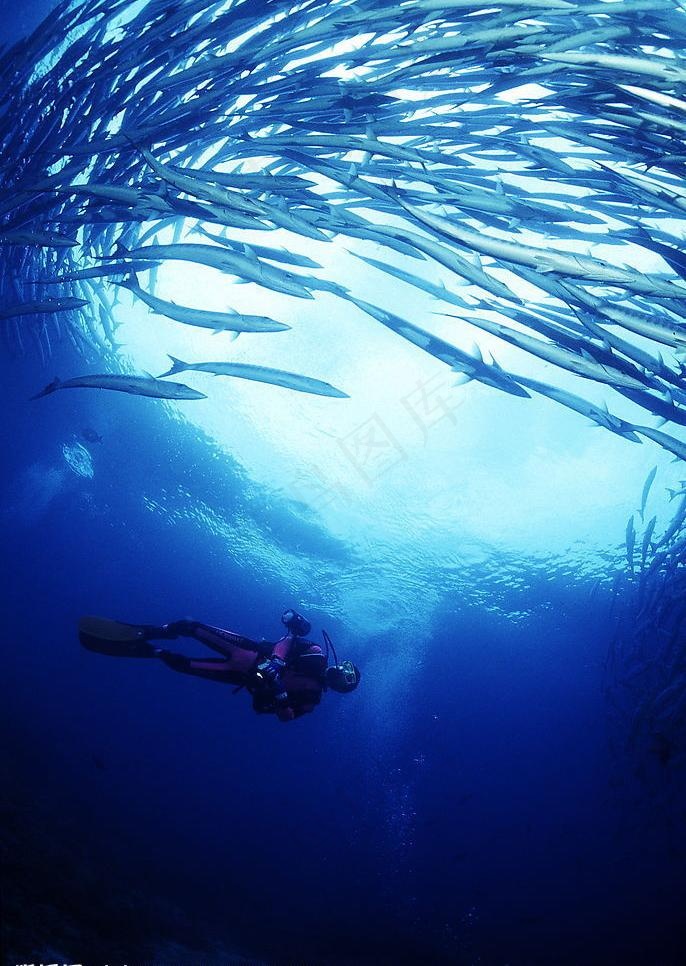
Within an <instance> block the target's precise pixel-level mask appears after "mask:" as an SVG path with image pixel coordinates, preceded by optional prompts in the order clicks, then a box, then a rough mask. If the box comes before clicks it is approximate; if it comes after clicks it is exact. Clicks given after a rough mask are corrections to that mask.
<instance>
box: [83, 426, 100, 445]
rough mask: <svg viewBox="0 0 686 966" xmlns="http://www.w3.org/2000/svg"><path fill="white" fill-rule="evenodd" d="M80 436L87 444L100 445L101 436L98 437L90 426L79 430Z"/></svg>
mask: <svg viewBox="0 0 686 966" xmlns="http://www.w3.org/2000/svg"><path fill="white" fill-rule="evenodd" d="M81 436H82V438H83V439H85V440H86V442H87V443H102V436H99V435H98V433H96V432H95V430H94V429H92V428H91V427H90V426H86V427H85V428H84V429H82V430H81Z"/></svg>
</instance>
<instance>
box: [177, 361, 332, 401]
mask: <svg viewBox="0 0 686 966" xmlns="http://www.w3.org/2000/svg"><path fill="white" fill-rule="evenodd" d="M169 358H170V359H171V361H172V366H171V369H169V370H168V371H167V372H163V373H162V375H161V376H160V377H159V378H160V379H162V378H164V377H165V376H173V375H176V373H177V372H187V371H191V370H192V371H194V372H210V373H212V374H213V375H215V376H235V377H236V378H238V379H252V380H254V381H255V382H266V383H269V384H270V385H273V386H282V387H283V388H284V389H295V390H296V391H297V392H309V393H313V394H314V395H315V396H334V397H335V398H337V399H349V398H350V397H349V396H348V394H347V393H346V392H343V391H342V390H341V389H336V387H335V386H332V385H331V384H330V383H328V382H322V380H321V379H312V378H311V377H310V376H301V375H299V374H298V373H295V372H284V371H283V370H282V369H269V368H268V367H267V366H254V365H248V364H246V363H240V362H183V361H182V360H181V359H176V358H175V357H174V356H169Z"/></svg>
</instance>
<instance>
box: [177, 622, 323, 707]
mask: <svg viewBox="0 0 686 966" xmlns="http://www.w3.org/2000/svg"><path fill="white" fill-rule="evenodd" d="M181 625H182V629H181V630H180V634H182V635H183V636H184V637H192V638H194V639H195V640H197V641H202V643H203V644H206V645H207V646H208V647H210V648H212V650H213V651H218V652H219V653H220V654H222V655H224V656H223V657H222V658H216V657H210V658H195V657H185V656H184V655H183V654H175V653H173V652H172V651H167V650H162V651H161V653H160V654H159V657H160V659H161V660H162V661H164V663H165V664H166V665H167V666H168V667H170V668H173V669H174V670H175V671H180V672H181V673H183V674H192V675H195V676H196V677H201V678H209V679H210V680H212V681H219V682H221V683H222V684H234V685H237V686H244V687H246V688H247V689H248V690H249V691H250V693H251V694H252V696H253V708H254V709H255V711H257V712H258V713H260V714H270V713H273V714H276V716H277V717H278V718H279V719H280V720H281V721H292V720H293V719H294V718H299V717H300V716H301V715H303V714H306V713H307V712H308V711H312V710H313V708H314V707H315V706H316V705H318V704H319V701H320V700H321V696H322V691H323V689H324V673H325V671H326V664H327V661H326V657H325V656H324V655H323V654H322V649H321V648H320V647H319V646H318V645H317V644H312V643H311V642H310V641H305V640H303V639H302V638H299V637H294V636H293V635H292V634H287V635H286V636H285V637H282V638H281V639H280V640H279V641H277V642H276V644H272V643H270V642H269V641H262V642H260V643H258V642H257V641H252V640H250V638H248V637H243V636H242V635H241V634H235V633H234V632H233V631H227V630H225V629H224V628H223V627H212V626H211V625H209V624H201V623H199V622H196V621H183V622H181ZM270 657H278V658H281V659H282V660H283V661H285V662H286V666H285V667H284V669H283V671H282V672H281V675H280V677H281V682H282V685H283V688H284V689H285V690H286V691H287V693H288V701H287V702H286V703H284V704H277V703H276V701H275V700H274V695H273V692H271V691H270V690H269V689H268V688H261V687H259V686H258V678H257V677H256V675H255V670H256V668H257V665H258V664H259V663H260V661H261V660H267V659H269V658H270Z"/></svg>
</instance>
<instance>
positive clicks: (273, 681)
mask: <svg viewBox="0 0 686 966" xmlns="http://www.w3.org/2000/svg"><path fill="white" fill-rule="evenodd" d="M285 667H286V662H285V661H284V660H283V659H282V658H280V657H276V656H275V657H270V658H268V659H267V660H266V661H262V662H261V663H260V664H258V665H257V668H256V669H255V677H256V678H257V680H258V682H259V683H260V685H261V686H262V687H264V688H265V689H266V690H268V691H270V692H271V696H272V698H273V700H274V701H275V702H276V703H277V704H286V702H287V701H288V692H287V691H286V689H285V688H284V686H283V682H282V680H281V672H282V671H283V669H284V668H285Z"/></svg>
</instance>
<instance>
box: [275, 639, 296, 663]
mask: <svg viewBox="0 0 686 966" xmlns="http://www.w3.org/2000/svg"><path fill="white" fill-rule="evenodd" d="M296 640H297V638H296V637H294V635H293V634H291V633H290V632H289V633H288V634H286V635H284V637H282V638H281V639H280V640H278V641H277V642H276V644H275V645H274V647H273V648H272V657H278V658H279V659H280V660H282V661H283V662H284V664H288V659H289V658H290V656H291V654H292V653H293V645H294V644H295V641H296Z"/></svg>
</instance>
